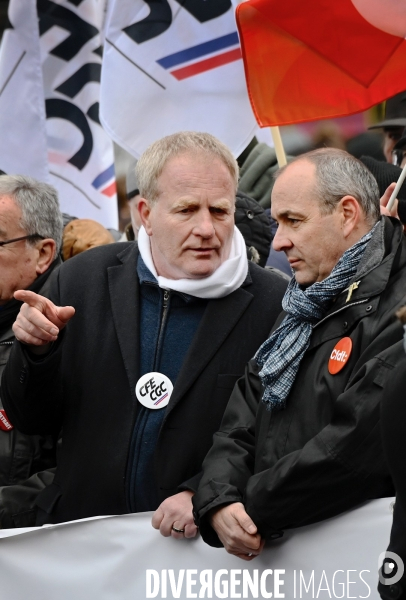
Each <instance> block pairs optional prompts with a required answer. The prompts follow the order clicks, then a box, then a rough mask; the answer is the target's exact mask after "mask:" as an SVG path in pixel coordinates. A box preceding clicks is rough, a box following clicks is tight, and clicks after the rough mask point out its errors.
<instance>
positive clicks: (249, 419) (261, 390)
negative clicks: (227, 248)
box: [194, 149, 406, 560]
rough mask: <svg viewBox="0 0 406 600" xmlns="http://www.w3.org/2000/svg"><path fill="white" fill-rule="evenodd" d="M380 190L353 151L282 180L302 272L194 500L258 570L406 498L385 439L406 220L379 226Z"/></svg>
mask: <svg viewBox="0 0 406 600" xmlns="http://www.w3.org/2000/svg"><path fill="white" fill-rule="evenodd" d="M379 209H380V207H379V192H378V188H377V185H376V182H375V180H374V179H373V177H372V175H371V174H370V173H369V171H368V170H367V169H366V168H365V167H364V165H362V163H361V162H360V161H358V160H357V159H355V158H353V157H351V156H350V155H348V154H347V153H345V152H343V151H341V150H333V149H325V150H317V151H314V152H311V153H309V154H305V155H303V156H302V157H299V158H298V159H296V160H295V161H294V162H292V163H291V164H290V165H289V166H287V167H285V168H284V169H282V170H281V171H280V173H279V176H278V177H277V179H276V182H275V186H274V190H273V196H272V214H273V216H274V218H275V219H276V220H277V221H278V223H279V228H278V230H277V233H276V236H275V238H274V245H275V247H276V248H278V249H279V250H283V251H285V253H286V255H287V257H288V260H289V262H290V264H291V267H292V268H293V270H294V272H295V276H294V278H292V280H291V282H290V284H289V286H288V290H287V292H286V295H285V298H284V300H283V307H284V309H285V312H284V313H283V314H282V315H281V318H280V319H278V324H279V328H278V329H276V330H275V331H274V333H273V334H272V335H271V337H270V338H269V339H268V340H267V341H266V342H265V343H264V344H263V346H262V347H261V348H260V350H259V351H258V353H257V355H256V357H255V359H253V360H251V362H250V363H249V365H248V368H247V370H246V374H245V377H244V378H242V379H241V380H240V381H239V382H238V384H237V386H236V387H235V389H234V391H233V393H232V395H231V398H230V402H229V404H228V407H227V410H226V412H225V415H224V418H223V421H222V425H221V428H220V431H219V432H218V433H216V435H215V437H214V444H213V447H212V448H211V450H210V452H209V454H208V456H207V458H206V459H205V462H204V465H203V468H204V474H203V477H202V480H201V483H200V487H199V491H198V493H197V494H196V496H195V498H194V504H195V510H196V516H197V518H198V523H199V525H200V527H201V532H202V535H203V538H204V539H205V540H206V541H207V542H208V543H210V544H212V545H216V546H220V545H222V544H223V545H224V546H225V548H226V549H227V550H228V551H229V552H230V553H232V554H236V555H237V556H240V557H241V558H244V559H246V560H251V559H252V558H253V557H254V556H256V555H257V554H258V553H259V552H260V551H261V549H262V546H263V543H264V540H265V539H272V538H275V537H279V536H281V535H282V534H283V530H284V529H285V528H289V527H300V526H302V525H307V524H310V523H313V522H316V521H319V520H322V519H326V518H328V517H332V516H334V515H337V514H339V513H340V512H342V511H345V510H348V509H350V508H351V507H353V506H355V505H357V504H359V503H361V502H363V501H366V500H368V499H370V498H379V497H381V496H387V495H391V494H392V493H393V487H392V483H391V478H390V474H389V471H388V468H387V465H386V463H385V459H384V456H383V450H382V444H381V439H380V432H379V419H380V399H381V397H382V389H383V387H384V386H385V384H386V382H387V381H388V379H390V377H391V373H392V369H393V368H394V366H395V363H396V360H394V359H393V358H391V357H393V356H395V357H396V354H395V355H393V354H391V353H389V355H386V354H385V352H386V351H387V349H388V348H391V347H392V346H393V345H394V344H396V342H398V340H400V339H401V337H402V327H401V326H400V324H399V323H398V322H397V320H396V319H395V317H394V313H395V310H396V309H397V308H398V307H399V306H401V305H402V304H403V303H404V301H405V295H406V242H405V239H404V236H403V231H402V227H401V224H400V222H399V221H397V220H395V219H392V218H390V217H382V218H380V210H379Z"/></svg>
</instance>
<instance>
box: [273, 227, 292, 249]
mask: <svg viewBox="0 0 406 600" xmlns="http://www.w3.org/2000/svg"><path fill="white" fill-rule="evenodd" d="M292 245H293V244H292V242H291V241H290V239H289V237H288V236H287V235H286V232H285V228H284V227H283V226H281V225H279V226H278V228H277V230H276V233H275V237H274V238H273V240H272V247H273V249H274V250H276V252H282V251H285V250H287V249H288V248H291V247H292Z"/></svg>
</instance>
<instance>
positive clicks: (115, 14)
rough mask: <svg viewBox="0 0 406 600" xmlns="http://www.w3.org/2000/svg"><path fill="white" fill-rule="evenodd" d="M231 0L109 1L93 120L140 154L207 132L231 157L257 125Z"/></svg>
mask: <svg viewBox="0 0 406 600" xmlns="http://www.w3.org/2000/svg"><path fill="white" fill-rule="evenodd" d="M236 4H237V1H236V0H234V1H232V0H160V2H156V1H153V0H111V2H110V8H109V13H108V16H107V21H106V22H107V25H106V32H105V50H104V59H103V67H102V77H101V86H102V92H101V105H100V118H101V122H102V123H103V126H104V128H105V130H106V131H107V132H108V133H109V134H110V136H111V137H112V138H113V139H114V140H115V141H116V142H117V143H118V144H119V145H121V146H122V147H124V148H125V149H126V150H127V151H128V152H130V153H131V154H133V156H135V157H139V156H140V154H141V153H142V152H143V151H144V150H145V148H146V147H147V146H148V145H149V144H150V143H152V142H153V141H155V140H156V139H159V138H161V137H163V136H164V135H169V134H171V133H174V132H176V131H180V130H194V131H207V132H209V133H212V134H213V135H215V136H217V137H218V138H219V139H221V140H222V141H223V142H224V143H225V144H227V145H228V146H229V147H230V149H231V150H232V151H233V152H234V154H235V155H236V156H237V155H238V154H240V153H241V152H242V150H243V149H244V148H245V147H246V146H247V145H248V143H249V142H250V141H251V139H252V137H253V136H254V134H255V130H256V128H257V125H256V121H255V119H254V116H253V113H252V109H251V106H250V104H249V100H248V95H247V90H246V84H245V77H244V69H243V63H242V60H241V50H240V43H239V38H238V33H237V28H236V23H235V16H234V8H235V5H236Z"/></svg>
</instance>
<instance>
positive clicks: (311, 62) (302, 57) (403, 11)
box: [237, 0, 406, 127]
mask: <svg viewBox="0 0 406 600" xmlns="http://www.w3.org/2000/svg"><path fill="white" fill-rule="evenodd" d="M237 23H238V28H239V33H240V39H241V46H242V53H243V58H244V66H245V76H246V79H247V86H248V91H249V95H250V99H251V104H252V107H253V110H254V113H255V116H256V118H257V121H258V123H259V124H260V125H261V126H262V127H265V126H273V125H289V124H292V123H301V122H303V121H313V120H316V119H325V118H333V117H341V116H344V115H350V114H353V113H356V112H360V111H362V110H366V109H367V108H370V107H371V106H373V105H375V104H377V103H378V102H381V101H382V100H385V99H386V98H389V97H390V96H393V95H395V94H397V93H398V92H401V91H403V90H405V89H406V41H405V39H404V37H405V35H406V2H399V0H311V2H304V1H303V0H248V1H247V2H243V3H242V4H240V5H239V6H238V7H237Z"/></svg>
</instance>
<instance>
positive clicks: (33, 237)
mask: <svg viewBox="0 0 406 600" xmlns="http://www.w3.org/2000/svg"><path fill="white" fill-rule="evenodd" d="M21 240H45V238H44V236H42V235H39V233H32V234H31V235H23V237H18V238H14V239H12V240H6V241H5V242H0V248H1V246H5V245H6V244H12V243H13V242H21Z"/></svg>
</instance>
